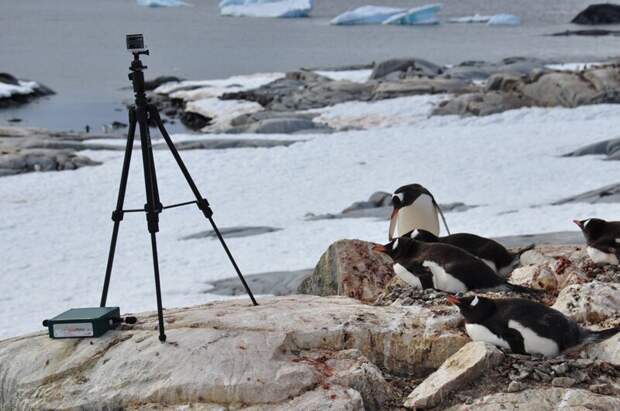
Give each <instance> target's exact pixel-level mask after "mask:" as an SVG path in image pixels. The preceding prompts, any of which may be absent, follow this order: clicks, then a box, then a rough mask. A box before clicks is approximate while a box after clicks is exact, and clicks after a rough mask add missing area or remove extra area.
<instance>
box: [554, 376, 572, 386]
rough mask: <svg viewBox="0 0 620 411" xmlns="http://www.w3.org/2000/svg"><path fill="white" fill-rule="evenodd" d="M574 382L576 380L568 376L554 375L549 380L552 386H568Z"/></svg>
mask: <svg viewBox="0 0 620 411" xmlns="http://www.w3.org/2000/svg"><path fill="white" fill-rule="evenodd" d="M576 382H577V381H575V380H574V379H572V378H570V377H555V378H554V379H553V380H552V381H551V385H553V386H554V387H562V388H569V387H572V386H573V385H575V383H576Z"/></svg>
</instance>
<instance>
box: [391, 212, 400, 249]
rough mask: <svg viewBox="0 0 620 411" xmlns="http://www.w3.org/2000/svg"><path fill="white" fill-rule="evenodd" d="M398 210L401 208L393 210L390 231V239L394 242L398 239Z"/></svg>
mask: <svg viewBox="0 0 620 411" xmlns="http://www.w3.org/2000/svg"><path fill="white" fill-rule="evenodd" d="M398 210H400V209H399V208H394V209H393V210H392V216H391V217H390V231H389V237H388V239H389V240H390V241H392V240H393V239H394V238H395V237H396V220H397V219H398Z"/></svg>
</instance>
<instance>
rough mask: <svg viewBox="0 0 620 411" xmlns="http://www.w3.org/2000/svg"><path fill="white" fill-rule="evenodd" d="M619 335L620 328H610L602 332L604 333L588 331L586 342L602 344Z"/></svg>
mask: <svg viewBox="0 0 620 411" xmlns="http://www.w3.org/2000/svg"><path fill="white" fill-rule="evenodd" d="M618 333H620V327H614V328H608V329H607V330H602V331H592V330H588V334H587V336H586V338H585V342H587V343H596V342H601V341H604V340H606V339H608V338H611V337H613V336H614V335H616V334H618Z"/></svg>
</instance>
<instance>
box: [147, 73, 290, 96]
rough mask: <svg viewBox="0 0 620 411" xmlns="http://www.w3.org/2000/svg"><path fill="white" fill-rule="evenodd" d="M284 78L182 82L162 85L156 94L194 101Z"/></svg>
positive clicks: (265, 75) (270, 75) (255, 76)
mask: <svg viewBox="0 0 620 411" xmlns="http://www.w3.org/2000/svg"><path fill="white" fill-rule="evenodd" d="M282 77H284V73H258V74H249V75H240V76H232V77H228V78H225V79H214V80H199V81H181V82H175V83H166V84H162V85H161V86H159V87H157V88H156V89H155V91H154V92H155V93H157V94H162V95H169V96H170V97H172V98H178V99H181V100H184V101H193V100H200V99H204V98H208V97H218V96H220V95H222V94H223V93H231V92H237V91H243V90H251V89H253V88H257V87H260V86H263V85H265V84H267V83H271V82H272V81H274V80H277V79H279V78H282Z"/></svg>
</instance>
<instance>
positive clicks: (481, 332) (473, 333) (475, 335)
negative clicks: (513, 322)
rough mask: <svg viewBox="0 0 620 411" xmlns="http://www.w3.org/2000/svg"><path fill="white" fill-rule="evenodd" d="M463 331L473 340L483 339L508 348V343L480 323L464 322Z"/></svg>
mask: <svg viewBox="0 0 620 411" xmlns="http://www.w3.org/2000/svg"><path fill="white" fill-rule="evenodd" d="M465 331H467V335H469V338H471V339H472V340H473V341H484V342H487V343H489V344H493V345H497V346H498V347H503V348H510V344H508V342H507V341H506V340H504V339H502V338H501V337H499V336H497V335H495V334H493V332H492V331H491V330H489V329H488V328H487V327H485V326H484V325H481V324H469V323H467V324H465Z"/></svg>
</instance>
